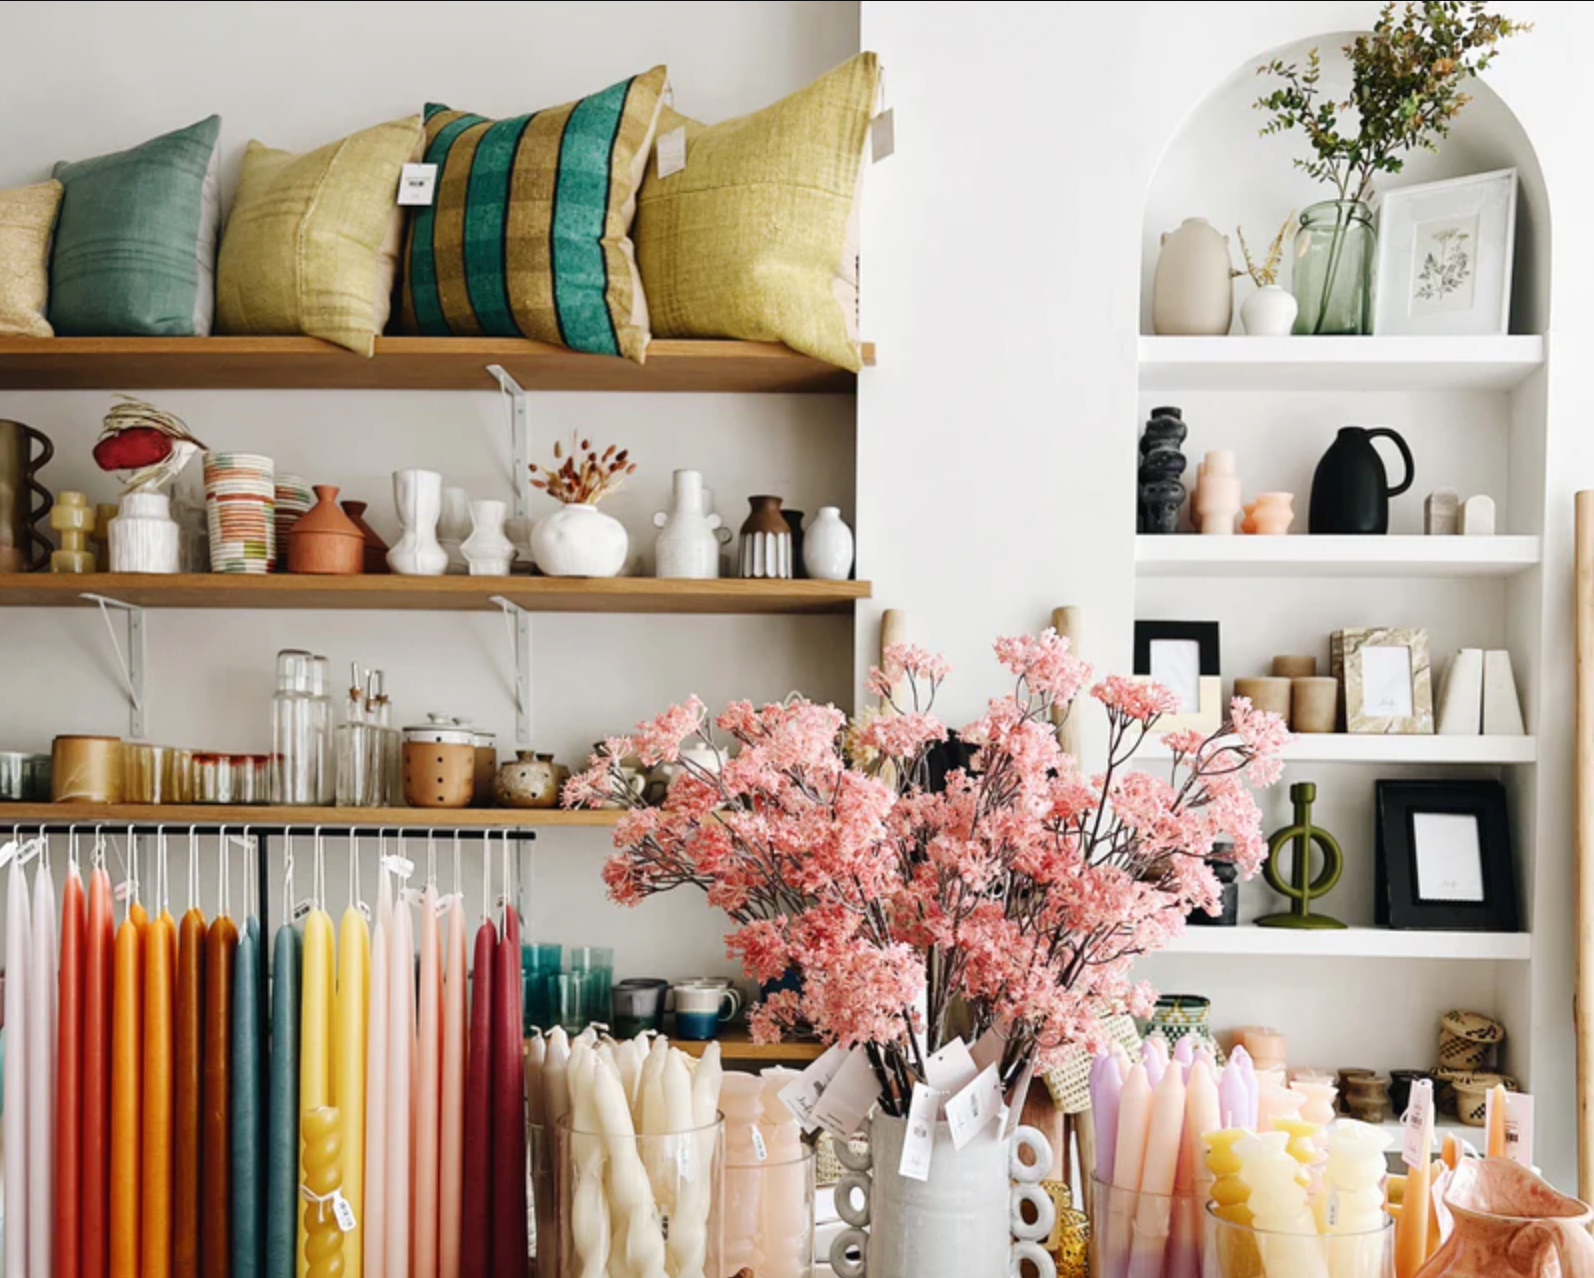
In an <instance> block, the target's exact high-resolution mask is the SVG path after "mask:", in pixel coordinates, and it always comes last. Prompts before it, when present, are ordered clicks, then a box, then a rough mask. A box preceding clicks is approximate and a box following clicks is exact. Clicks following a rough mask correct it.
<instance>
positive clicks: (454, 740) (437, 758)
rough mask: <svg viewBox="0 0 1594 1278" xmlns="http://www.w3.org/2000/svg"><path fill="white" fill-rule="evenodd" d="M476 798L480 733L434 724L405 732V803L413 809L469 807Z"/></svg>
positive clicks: (450, 725) (455, 725)
mask: <svg viewBox="0 0 1594 1278" xmlns="http://www.w3.org/2000/svg"><path fill="white" fill-rule="evenodd" d="M475 795H476V734H475V733H474V732H472V731H471V730H470V729H469V728H463V727H460V726H458V725H457V724H449V723H442V722H434V723H430V724H426V725H424V726H421V727H414V728H406V729H404V801H405V802H406V803H407V804H409V805H410V807H412V808H468V807H470V805H471V800H472V799H473V798H475Z"/></svg>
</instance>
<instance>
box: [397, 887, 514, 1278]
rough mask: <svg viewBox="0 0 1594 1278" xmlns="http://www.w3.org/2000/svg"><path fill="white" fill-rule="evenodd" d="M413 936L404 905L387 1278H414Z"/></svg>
mask: <svg viewBox="0 0 1594 1278" xmlns="http://www.w3.org/2000/svg"><path fill="white" fill-rule="evenodd" d="M411 937H412V933H411V928H410V907H409V906H408V905H406V904H405V903H404V902H402V901H400V902H399V903H398V904H397V905H395V906H394V909H393V948H392V950H391V951H390V953H389V955H388V960H389V963H390V964H391V967H390V970H389V980H388V1000H389V1002H388V1022H387V1035H388V1037H387V1069H388V1076H387V1093H388V1094H387V1176H386V1185H385V1193H384V1195H383V1197H384V1202H383V1207H382V1218H383V1225H384V1228H385V1232H386V1237H387V1240H386V1242H385V1244H384V1245H383V1248H382V1252H383V1255H382V1262H383V1268H384V1271H385V1273H386V1278H410V1194H411V1189H412V1186H411V1183H410V1173H411V1166H412V1163H411V1159H410V1124H411V1122H412V1121H413V1116H412V1114H411V1109H410V1095H411V1087H410V1082H411V1074H410V1064H411V1060H412V1057H413V1055H414V1052H415V957H414V956H415V947H414V942H413V941H412V939H411ZM482 1272H484V1273H485V1272H490V1271H487V1270H483V1271H482Z"/></svg>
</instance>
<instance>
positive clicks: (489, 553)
mask: <svg viewBox="0 0 1594 1278" xmlns="http://www.w3.org/2000/svg"><path fill="white" fill-rule="evenodd" d="M508 513H509V507H508V505H507V504H506V503H504V502H501V501H473V502H471V504H470V526H471V534H470V536H469V537H467V538H466V539H465V544H464V546H462V547H461V548H460V553H461V554H463V555H464V556H465V562H466V563H467V564H469V565H470V575H471V576H472V577H507V576H509V569H510V567H511V565H513V564H514V562H515V553H516V552H515V543H514V542H512V541H510V540H509V538H508V537H507V536H506V535H505V533H504V516H505V515H507V514H508Z"/></svg>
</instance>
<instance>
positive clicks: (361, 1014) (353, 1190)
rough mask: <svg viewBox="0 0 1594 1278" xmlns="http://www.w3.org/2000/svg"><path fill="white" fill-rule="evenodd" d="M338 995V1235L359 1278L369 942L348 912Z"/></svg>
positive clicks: (356, 916) (341, 937) (341, 931)
mask: <svg viewBox="0 0 1594 1278" xmlns="http://www.w3.org/2000/svg"><path fill="white" fill-rule="evenodd" d="M337 963H338V992H337V1006H336V1008H335V1009H334V1012H333V1039H334V1047H335V1050H334V1051H333V1053H332V1061H333V1071H334V1078H333V1091H334V1093H335V1095H336V1097H337V1111H338V1124H339V1127H340V1129H341V1132H342V1137H343V1141H342V1148H341V1152H340V1154H339V1158H340V1161H341V1172H342V1175H341V1184H342V1187H343V1197H344V1199H345V1200H346V1201H347V1202H348V1204H349V1207H350V1208H351V1209H352V1210H353V1212H354V1228H353V1229H351V1230H350V1231H349V1232H348V1233H346V1234H344V1235H343V1265H344V1270H345V1272H346V1273H348V1274H350V1275H352V1276H353V1278H359V1276H360V1273H361V1270H362V1267H363V1255H364V1246H365V1076H366V1062H365V1051H366V1035H367V1029H366V1026H367V1023H368V1021H369V1019H370V1010H371V1009H370V988H369V982H370V964H371V936H370V932H369V931H368V930H367V929H366V926H365V917H364V916H363V915H362V914H361V913H360V912H359V910H357V909H355V908H354V906H352V905H351V906H349V908H348V909H346V910H344V912H343V919H342V921H341V922H340V923H339V925H338V953H337Z"/></svg>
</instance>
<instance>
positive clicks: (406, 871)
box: [382, 856, 415, 879]
mask: <svg viewBox="0 0 1594 1278" xmlns="http://www.w3.org/2000/svg"><path fill="white" fill-rule="evenodd" d="M382 868H383V869H384V870H386V871H387V872H388V873H389V874H396V875H398V876H399V878H401V879H407V878H409V877H410V876H411V875H413V874H414V873H415V862H414V861H412V860H410V859H409V857H407V856H385V857H383V858H382Z"/></svg>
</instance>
